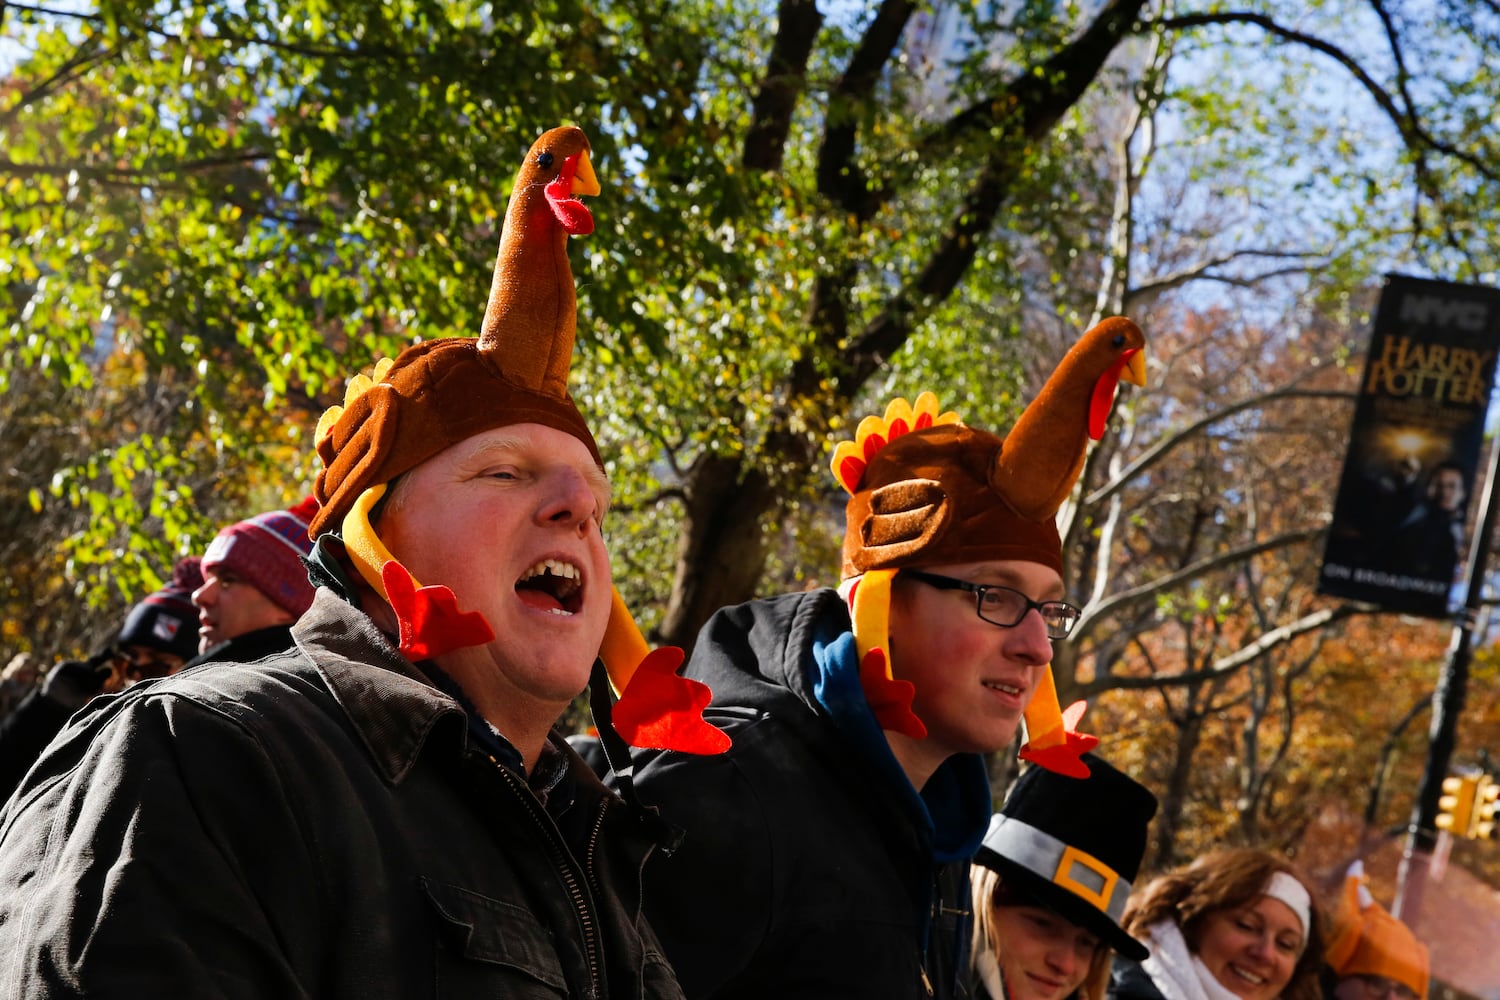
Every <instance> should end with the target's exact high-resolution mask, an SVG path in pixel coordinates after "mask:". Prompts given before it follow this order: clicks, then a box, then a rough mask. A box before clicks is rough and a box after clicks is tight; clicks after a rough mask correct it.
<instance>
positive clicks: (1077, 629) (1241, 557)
mask: <svg viewBox="0 0 1500 1000" xmlns="http://www.w3.org/2000/svg"><path fill="white" fill-rule="evenodd" d="M1326 530H1327V529H1326V528H1304V529H1302V530H1301V531H1288V532H1285V533H1283V534H1280V535H1277V536H1275V537H1274V538H1267V539H1262V540H1261V541H1258V542H1251V543H1250V544H1248V545H1242V546H1239V547H1238V548H1233V549H1227V550H1225V551H1223V552H1216V553H1214V554H1213V555H1211V556H1206V557H1204V558H1202V559H1199V560H1198V561H1197V562H1194V563H1190V564H1189V565H1187V566H1184V567H1183V568H1182V569H1180V570H1177V571H1176V572H1175V573H1168V574H1167V575H1166V576H1162V577H1158V578H1157V579H1155V580H1152V581H1150V582H1148V583H1143V584H1141V585H1140V586H1138V587H1132V588H1130V589H1129V590H1122V591H1120V592H1119V593H1118V594H1113V595H1111V596H1110V597H1107V598H1105V599H1104V600H1102V601H1099V602H1098V603H1095V604H1090V605H1089V606H1088V607H1087V608H1084V609H1083V616H1082V617H1081V618H1079V619H1078V624H1077V625H1075V626H1074V627H1073V634H1074V635H1076V636H1080V637H1081V636H1084V635H1087V634H1088V632H1089V630H1090V629H1091V628H1093V627H1094V626H1095V624H1096V623H1098V622H1099V621H1101V620H1102V619H1103V618H1104V617H1105V616H1107V615H1111V614H1116V613H1119V612H1122V611H1127V610H1129V609H1130V608H1131V607H1132V606H1133V605H1136V604H1140V603H1141V602H1143V601H1147V600H1154V599H1155V598H1156V595H1158V594H1162V593H1166V592H1167V591H1170V590H1171V589H1173V588H1174V587H1178V586H1181V585H1182V584H1184V583H1189V582H1191V581H1193V580H1196V579H1197V578H1198V577H1200V576H1204V575H1206V574H1208V573H1212V572H1213V571H1214V570H1218V569H1223V568H1224V567H1226V566H1232V565H1234V564H1235V563H1238V562H1244V561H1245V560H1247V559H1250V558H1252V557H1254V556H1258V555H1260V554H1262V553H1264V552H1271V551H1274V550H1276V549H1284V548H1288V547H1290V546H1293V545H1304V544H1306V543H1308V542H1311V541H1313V540H1314V539H1317V538H1319V537H1321V536H1322V535H1323V533H1324V531H1326Z"/></svg>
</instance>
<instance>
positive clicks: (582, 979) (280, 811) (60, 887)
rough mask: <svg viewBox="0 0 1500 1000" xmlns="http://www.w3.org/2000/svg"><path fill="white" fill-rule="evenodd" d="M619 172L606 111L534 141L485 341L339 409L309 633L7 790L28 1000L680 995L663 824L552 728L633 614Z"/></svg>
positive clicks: (14, 901) (123, 719) (67, 740)
mask: <svg viewBox="0 0 1500 1000" xmlns="http://www.w3.org/2000/svg"><path fill="white" fill-rule="evenodd" d="M598 190H599V188H598V182H597V181H596V180H595V177H594V173H593V169H592V167H591V166H590V162H589V144H588V141H587V140H586V139H585V138H584V136H583V133H582V132H580V131H579V130H578V129H576V128H561V129H554V130H552V131H550V132H548V133H546V134H545V135H543V136H542V137H541V138H540V139H538V140H537V142H536V143H535V144H534V145H533V146H532V148H531V150H530V152H529V153H528V154H527V158H526V162H525V164H524V165H523V166H522V168H521V171H520V174H519V175H518V177H517V180H516V186H515V190H514V192H513V194H512V198H511V205H510V209H509V211H508V212H507V216H506V223H505V230H504V234H503V237H502V241H501V248H500V256H499V260H498V262H497V264H496V270H495V277H494V282H493V286H492V289H491V294H490V299H489V304H488V308H487V310H486V314H485V318H484V322H483V324H482V327H481V334H480V336H479V337H478V338H448V339H438V340H428V341H426V342H424V343H421V344H418V345H416V346H413V347H409V348H407V349H406V350H404V351H402V352H401V354H400V355H399V357H397V358H396V359H395V360H394V362H391V361H382V362H381V363H379V364H378V365H376V367H375V372H374V376H373V377H367V376H364V375H361V376H357V377H356V378H354V379H353V380H352V381H351V384H350V388H349V392H348V394H347V395H346V397H345V400H344V404H343V405H342V406H337V407H334V408H332V409H330V410H329V411H328V413H326V414H325V415H324V418H323V420H321V421H320V422H319V425H318V429H317V433H316V441H317V447H318V455H319V457H320V458H321V459H322V462H323V466H324V468H323V471H322V472H321V473H320V474H319V476H318V479H317V482H316V484H315V487H314V495H315V496H316V497H317V500H318V503H319V507H318V510H317V513H316V515H315V516H314V517H313V520H312V522H311V527H310V531H309V533H310V535H311V536H312V537H313V538H315V539H316V545H315V546H314V549H313V553H312V555H311V557H310V561H309V569H310V572H311V575H312V578H313V581H314V582H315V583H317V584H319V587H318V590H317V593H316V595H315V597H314V599H313V603H312V607H311V608H310V609H309V610H308V611H307V612H306V614H304V615H303V616H302V617H301V618H300V619H299V620H298V621H297V623H296V624H295V625H294V626H293V627H292V638H293V641H294V642H295V646H294V647H293V648H292V649H289V650H287V651H285V652H282V653H278V654H276V655H273V656H270V657H267V658H264V659H262V660H260V661H259V662H256V663H254V664H235V663H229V662H210V663H205V664H203V665H201V666H199V667H196V668H194V669H192V670H189V671H187V672H185V673H183V674H180V675H177V676H175V677H171V678H165V679H163V680H161V681H155V682H149V683H147V684H143V685H140V686H139V687H138V688H137V689H135V690H134V691H132V692H131V693H130V694H128V695H125V696H122V697H120V698H118V699H115V700H113V701H112V702H111V703H109V704H108V705H107V706H105V707H102V708H100V709H98V710H97V711H93V712H91V713H87V714H84V715H82V716H79V717H77V718H75V719H74V721H73V722H72V724H71V726H70V728H69V729H68V730H67V731H66V732H65V733H64V735H63V736H62V737H61V738H60V739H59V740H58V741H57V742H55V743H54V744H53V746H52V748H51V750H50V752H49V754H48V755H47V756H46V757H45V758H44V760H43V761H42V763H41V764H39V765H38V767H37V768H35V769H34V770H33V771H32V772H31V774H30V776H29V779H28V781H27V782H26V783H25V784H23V786H22V788H21V789H20V791H19V792H18V793H17V795H16V796H15V797H14V798H13V799H12V800H11V801H10V802H9V803H8V805H7V807H6V809H5V812H4V813H3V815H0V824H3V830H4V832H3V834H0V979H3V980H4V981H5V983H6V988H7V993H8V995H9V993H10V992H12V991H13V992H14V995H17V996H28V997H63V996H67V997H74V996H80V997H81V996H91V997H93V996H115V997H150V996H164V997H175V996H183V997H189V996H191V997H207V996H224V997H229V996H234V997H267V998H271V997H274V998H283V997H339V998H350V1000H354V998H359V1000H367V998H370V997H426V996H475V997H479V996H494V997H502V996H503V997H561V996H571V997H598V998H603V997H608V996H629V997H647V998H668V1000H671V998H677V997H680V996H681V995H682V994H681V991H680V989H679V987H678V985H677V981H676V978H675V976H674V974H673V973H672V971H671V969H670V967H669V966H668V965H667V963H666V961H665V960H664V959H663V958H662V956H661V953H660V949H659V947H658V945H657V943H656V939H655V937H654V935H653V934H652V932H651V930H650V928H649V927H648V926H647V924H646V923H645V920H644V918H643V917H642V916H641V892H640V885H641V878H642V876H641V871H642V868H643V866H644V864H645V861H646V858H647V857H648V856H649V855H650V854H652V853H653V852H654V851H655V850H656V848H657V847H658V845H659V843H660V841H661V840H662V839H663V838H664V837H665V836H666V828H665V827H664V826H663V825H662V824H660V823H659V822H658V821H656V820H655V819H654V818H653V817H652V816H651V815H649V814H647V813H645V812H643V811H641V810H639V809H638V808H637V807H635V806H634V805H633V804H631V803H628V802H627V801H625V800H623V799H622V798H620V797H619V796H617V795H616V794H615V793H613V792H611V791H610V790H609V789H607V788H606V787H605V786H604V785H603V784H601V783H600V781H599V780H598V779H597V778H596V777H595V776H594V774H593V772H592V771H591V770H590V769H589V768H588V766H587V765H586V764H584V762H583V761H582V760H581V759H580V758H579V757H578V756H577V754H576V753H574V752H573V751H572V750H571V748H569V747H568V745H567V743H566V741H565V740H564V739H562V737H561V736H559V735H557V734H554V733H553V732H552V731H551V730H552V726H553V724H554V723H555V722H556V721H557V719H558V718H559V716H560V715H561V714H562V712H563V711H564V709H566V708H567V706H568V705H569V704H570V703H571V702H572V701H573V700H574V699H575V698H576V697H578V695H579V694H580V693H581V692H582V691H583V690H584V688H585V686H586V685H588V684H589V682H590V678H591V673H592V672H593V671H594V670H595V664H596V660H599V659H600V658H601V652H602V649H601V647H603V646H604V645H605V644H606V642H607V641H613V640H611V639H610V634H611V632H612V631H618V630H620V629H622V628H626V626H627V625H628V628H626V630H627V631H629V630H633V624H632V623H628V622H625V623H622V621H621V616H620V614H619V602H618V599H617V598H616V597H615V596H614V594H613V588H612V586H611V579H610V566H609V558H608V556H607V554H606V552H605V547H604V541H603V538H602V535H601V532H600V521H601V519H602V518H603V516H604V512H605V509H606V507H607V505H608V503H609V482H608V480H607V478H606V476H605V473H604V465H603V462H602V460H601V458H600V455H599V450H598V447H597V445H596V444H595V441H594V438H593V435H592V434H591V432H590V431H589V428H588V425H587V424H586V423H585V421H584V419H583V417H582V415H581V414H580V413H579V412H578V410H577V408H576V407H575V405H574V403H573V400H572V398H571V397H570V396H569V395H568V392H567V376H568V367H569V359H570V356H571V353H572V345H573V336H574V321H575V315H574V308H575V305H574V298H573V283H572V277H571V273H570V272H569V267H568V258H567V250H566V242H567V239H568V237H569V235H582V234H584V233H587V232H589V231H590V230H591V229H592V220H591V219H590V217H589V214H588V211H587V210H586V209H585V208H584V207H583V205H582V202H580V201H579V200H578V196H579V195H585V194H596V193H598ZM626 617H627V618H628V615H627V616H626ZM637 636H638V633H637ZM606 658H607V657H606ZM650 659H651V657H650V656H646V657H645V658H644V659H642V660H640V661H639V662H640V668H641V669H640V670H639V671H638V674H637V675H638V676H645V675H646V673H647V672H648V671H647V670H646V667H647V666H648V664H647V663H646V661H647V660H650ZM634 665H635V664H632V666H634ZM673 665H675V664H673ZM601 669H602V668H601ZM610 677H611V680H612V681H615V680H617V679H618V678H616V676H615V675H614V674H611V675H610ZM649 679H650V680H651V681H652V684H651V685H650V686H651V687H652V688H653V689H661V688H663V687H670V686H671V684H672V682H673V680H676V681H679V682H680V681H681V679H680V678H675V676H674V675H672V673H671V671H670V670H665V671H663V670H652V671H650V678H649ZM624 686H625V685H624V684H621V685H620V687H621V688H622V689H623V688H624ZM627 693H628V692H627ZM702 700H703V701H705V702H706V700H707V695H706V694H704V695H703V696H702ZM637 703H639V701H637ZM626 704H627V702H626V700H625V698H624V697H622V699H621V701H620V707H621V708H622V709H623V708H625V706H626ZM630 718H632V719H633V720H635V721H636V722H637V724H638V728H641V727H642V726H643V727H644V728H645V729H651V727H652V725H655V726H656V731H658V732H660V731H661V730H663V728H664V727H663V726H662V725H661V723H662V719H661V718H658V717H654V716H651V715H650V713H649V712H647V713H644V714H643V713H642V712H641V711H635V712H634V714H633V715H630ZM642 720H644V723H642ZM692 721H694V720H689V724H688V726H687V728H686V729H685V730H683V731H685V732H688V733H689V735H691V734H692V731H693V727H692V725H691V723H692ZM696 722H697V723H698V725H699V726H701V719H698V720H696ZM665 728H671V727H670V726H668V727H665ZM719 740H722V734H720V733H718V732H717V731H715V730H707V740H706V743H704V745H709V746H714V745H717V741H719ZM700 742H703V741H700ZM670 743H671V741H670V740H665V741H659V745H669V744H670Z"/></svg>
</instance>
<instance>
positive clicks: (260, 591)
mask: <svg viewBox="0 0 1500 1000" xmlns="http://www.w3.org/2000/svg"><path fill="white" fill-rule="evenodd" d="M317 511H318V502H317V500H316V499H314V498H313V497H307V498H306V499H304V500H303V501H302V502H301V503H299V504H297V505H296V506H295V507H292V508H291V509H290V510H273V511H267V512H266V513H264V514H257V515H256V516H254V517H252V518H248V519H246V520H244V521H240V522H238V523H236V524H231V525H230V526H229V527H227V528H225V529H224V530H223V531H221V532H219V534H218V535H217V536H215V538H214V540H213V541H212V542H211V543H209V546H208V551H207V552H206V553H205V554H204V556H203V586H201V587H199V588H198V589H197V590H195V591H193V603H194V604H195V605H197V607H198V651H199V653H200V654H203V655H201V656H200V657H199V658H198V659H197V660H195V661H194V663H195V664H196V663H198V662H203V661H205V660H207V659H209V657H208V655H207V654H208V652H209V651H210V650H213V652H214V656H213V657H212V658H213V659H230V660H239V661H242V662H243V661H246V660H253V659H259V658H260V656H261V655H264V654H265V653H274V652H277V651H279V650H282V649H285V648H287V647H288V646H290V645H291V643H292V640H291V625H292V623H293V622H295V621H296V620H297V619H298V618H300V617H302V613H303V612H304V611H306V610H307V609H308V608H309V607H311V606H312V600H313V586H312V583H311V582H309V580H308V577H307V567H306V566H305V565H304V563H303V561H302V560H303V559H304V558H305V557H306V556H307V554H308V553H309V552H311V551H312V542H311V541H310V540H309V539H308V537H307V526H308V524H310V523H311V522H312V519H313V517H314V515H316V514H317ZM231 640H240V641H239V643H238V644H237V645H238V647H245V648H244V649H236V650H234V651H230V650H222V649H221V648H220V647H222V646H223V645H224V644H225V643H228V642H230V641H231ZM252 651H253V652H254V653H255V655H248V654H249V653H250V652H252Z"/></svg>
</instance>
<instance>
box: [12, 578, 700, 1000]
mask: <svg viewBox="0 0 1500 1000" xmlns="http://www.w3.org/2000/svg"><path fill="white" fill-rule="evenodd" d="M293 635H294V637H295V639H296V643H297V646H296V648H295V649H292V650H289V651H287V652H285V653H283V654H281V655H278V656H274V657H271V658H269V659H265V660H262V661H260V662H258V663H256V664H254V665H253V666H241V665H235V664H227V663H216V664H206V665H203V666H201V667H198V668H195V669H192V670H189V671H186V672H184V673H181V674H177V675H175V676H172V677H167V678H162V679H160V680H156V681H150V682H147V683H144V684H140V685H137V686H136V687H134V688H132V689H130V690H129V691H126V692H124V693H122V694H119V695H114V696H105V697H101V698H98V699H95V701H94V702H93V703H91V706H90V708H89V709H88V710H86V711H85V712H84V713H83V714H81V715H80V716H79V717H77V718H75V719H74V720H73V722H72V723H70V725H69V727H68V729H67V730H66V731H65V732H64V733H63V735H62V736H61V737H60V738H59V740H58V741H57V742H56V743H54V744H53V746H52V747H51V748H50V750H49V752H48V754H47V755H46V756H45V757H44V758H43V759H42V761H41V762H40V763H39V764H38V766H37V767H36V768H35V769H34V770H33V771H32V772H31V773H30V775H29V776H28V778H27V780H26V782H25V783H24V784H23V786H22V788H21V789H20V790H19V792H18V793H17V796H16V797H15V798H14V799H13V800H12V801H11V802H10V804H9V806H8V807H7V808H6V810H5V811H4V812H3V813H0V982H4V983H5V984H6V987H5V989H6V991H7V993H8V994H11V995H16V996H26V997H42V998H52V997H83V996H88V997H90V998H107V997H121V998H127V997H128V998H138V997H154V996H161V997H168V996H182V997H200V998H201V997H244V998H252V997H254V998H267V997H277V998H295V997H324V998H349V1000H370V998H379V997H391V998H396V997H399V998H402V1000H411V998H416V997H452V996H461V997H481V996H482V997H499V996H503V997H507V998H540V997H547V998H558V997H628V998H632V1000H634V998H641V997H653V998H654V997H663V998H676V997H680V996H681V991H680V990H679V988H678V986H677V983H676V980H675V978H674V976H673V975H672V973H671V970H670V969H669V968H668V967H667V965H666V964H665V962H664V960H663V959H662V957H661V954H660V950H659V948H658V946H657V944H656V941H655V939H654V937H653V936H652V935H651V933H650V931H649V929H648V928H647V927H646V926H645V924H644V921H643V919H642V918H641V916H640V908H639V885H640V872H641V868H642V865H643V863H644V860H645V858H646V856H647V854H648V853H650V851H651V850H652V848H653V844H654V841H653V839H652V837H651V836H648V833H653V828H652V827H651V825H650V824H649V823H648V822H647V821H646V820H645V819H644V818H643V817H642V816H641V815H640V814H639V813H637V812H635V811H633V810H631V809H630V808H628V807H627V806H626V805H625V804H624V803H623V802H621V801H620V800H619V798H618V797H616V796H615V795H614V794H613V793H611V792H609V791H608V790H607V789H606V788H604V787H603V786H602V785H601V784H600V783H599V782H598V781H597V779H596V778H595V777H594V776H593V774H592V773H591V772H590V771H589V770H588V769H587V767H586V766H585V765H584V764H583V763H582V762H581V761H580V760H579V759H578V758H577V756H576V755H575V754H573V753H572V751H571V750H569V749H567V747H566V744H565V742H564V741H562V740H561V739H560V738H558V739H555V740H554V746H555V747H556V748H557V752H558V753H560V754H562V755H564V760H565V767H566V769H567V774H566V776H565V777H563V778H562V780H561V783H560V784H558V785H556V786H554V787H552V788H551V789H550V791H548V792H547V798H546V803H545V804H544V802H543V801H542V800H541V799H539V797H538V795H537V794H534V793H533V791H532V790H531V788H530V787H528V785H527V784H526V781H525V779H524V778H522V777H521V776H520V775H519V774H517V773H516V772H515V771H513V770H512V769H510V768H507V767H504V766H500V765H498V764H497V763H496V762H495V759H494V758H493V757H492V756H490V755H488V754H484V753H481V752H479V751H477V750H476V749H475V748H474V746H473V744H472V743H471V741H470V739H469V727H468V720H467V718H466V716H465V715H464V713H463V710H462V709H461V708H460V706H459V705H458V704H457V703H456V702H455V701H454V700H453V699H452V698H450V697H448V696H447V695H445V694H443V693H442V692H440V691H439V690H437V689H436V688H434V687H433V686H432V685H431V684H429V683H427V682H426V680H425V679H424V678H423V677H422V676H421V675H420V674H419V673H418V671H417V670H416V669H415V668H414V667H413V666H412V665H411V664H410V663H409V662H407V661H406V660H405V659H404V658H403V657H402V656H401V655H400V654H399V653H397V652H396V650H395V649H394V648H393V647H392V646H391V645H390V643H389V642H388V641H387V640H386V638H385V637H384V636H382V635H381V634H380V633H379V632H378V631H376V629H375V628H374V627H373V625H372V623H371V622H370V620H369V619H368V618H367V617H365V616H364V615H363V614H361V613H360V612H358V611H356V610H355V609H353V608H352V607H350V606H349V605H347V604H345V603H344V602H343V601H342V600H341V599H339V598H338V597H337V596H336V595H334V594H333V593H332V592H331V591H328V590H320V591H319V593H318V596H317V599H316V600H315V602H314V604H313V607H312V609H311V610H310V611H309V612H308V613H307V614H306V615H305V616H304V617H303V618H302V620H301V621H300V622H299V623H298V624H297V625H296V626H295V627H294V629H293ZM538 770H541V769H540V768H539V769H538Z"/></svg>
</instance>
